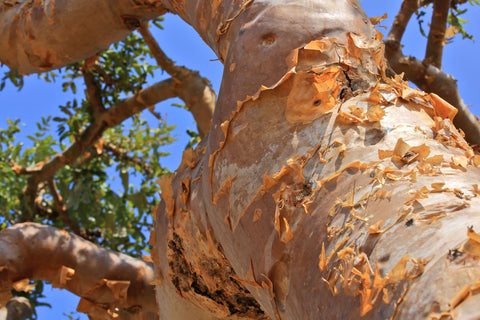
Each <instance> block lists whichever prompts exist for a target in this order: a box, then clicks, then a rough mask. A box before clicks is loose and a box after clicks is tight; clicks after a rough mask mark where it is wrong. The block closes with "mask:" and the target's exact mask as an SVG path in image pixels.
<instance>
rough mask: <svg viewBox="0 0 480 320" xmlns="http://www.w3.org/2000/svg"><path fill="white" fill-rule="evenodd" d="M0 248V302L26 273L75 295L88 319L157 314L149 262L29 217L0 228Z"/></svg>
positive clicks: (21, 284)
mask: <svg viewBox="0 0 480 320" xmlns="http://www.w3.org/2000/svg"><path fill="white" fill-rule="evenodd" d="M0 251H1V252H2V255H1V256H0V279H1V286H0V304H3V305H5V303H6V302H7V301H8V299H9V297H10V296H11V295H10V289H11V288H13V287H14V286H15V287H16V288H17V290H21V289H26V288H25V287H27V286H28V279H30V280H46V281H50V282H51V283H52V286H53V287H56V288H62V289H67V290H68V291H70V292H72V293H74V294H76V295H78V296H80V297H81V298H82V300H81V301H80V303H79V307H78V311H80V312H85V313H87V314H89V315H90V316H91V317H93V319H100V318H101V319H110V318H114V314H118V315H119V318H117V319H127V318H128V319H157V318H158V317H157V306H156V302H155V291H154V286H153V285H152V284H151V281H153V280H154V278H155V271H154V268H153V263H150V262H146V261H143V260H139V259H134V258H132V257H129V256H126V255H124V254H120V253H116V252H113V251H110V250H107V249H105V248H102V247H99V246H96V245H94V244H92V243H90V242H88V241H86V240H84V239H82V238H80V237H78V236H75V235H73V234H69V233H67V232H65V231H63V230H59V229H56V228H53V227H50V226H43V225H39V224H35V223H23V224H17V225H14V226H13V227H10V228H8V229H5V230H3V231H2V232H0ZM101 315H102V316H103V317H100V316H101Z"/></svg>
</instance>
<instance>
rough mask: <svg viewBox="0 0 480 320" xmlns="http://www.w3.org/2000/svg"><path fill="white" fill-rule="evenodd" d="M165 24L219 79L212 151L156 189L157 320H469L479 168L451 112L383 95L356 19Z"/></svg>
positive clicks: (332, 15)
mask: <svg viewBox="0 0 480 320" xmlns="http://www.w3.org/2000/svg"><path fill="white" fill-rule="evenodd" d="M166 6H167V7H169V8H170V10H175V12H177V13H178V14H180V15H181V16H182V17H183V18H184V19H185V20H186V21H187V22H189V23H190V24H192V25H193V26H194V27H195V28H196V30H197V31H198V32H199V33H200V35H201V36H202V38H203V39H205V41H206V42H207V43H208V44H209V45H210V46H211V47H212V48H213V49H214V50H215V51H216V52H217V54H218V56H219V58H220V59H222V61H224V64H225V71H224V77H223V82H222V87H221V91H220V94H219V97H218V103H217V107H216V110H215V114H214V119H213V123H212V129H211V132H210V137H209V139H208V141H207V142H206V148H203V146H200V147H199V148H197V154H196V155H195V156H192V154H191V153H190V154H187V153H186V154H185V156H184V160H183V162H182V165H181V168H180V170H179V171H178V173H177V175H176V177H175V179H174V180H173V183H172V184H171V185H170V183H169V181H167V180H166V179H164V180H163V183H162V199H163V206H162V208H161V209H160V210H159V211H158V212H157V220H156V232H155V238H154V240H155V244H156V245H155V249H156V257H155V261H156V265H157V267H158V270H157V272H158V274H159V275H161V277H162V279H163V280H162V282H161V285H160V286H158V289H157V290H158V292H159V295H158V302H159V305H160V313H161V316H162V317H163V318H165V319H184V318H185V315H182V314H177V313H176V310H177V309H170V308H169V307H168V306H166V304H168V305H172V304H171V300H175V299H176V300H177V302H176V303H181V304H187V303H190V304H191V305H192V306H193V307H194V308H196V311H195V312H197V313H198V314H201V313H202V312H204V313H205V318H206V319H218V318H229V317H232V318H236V317H238V318H242V317H244V318H253V319H259V318H263V317H265V316H268V317H270V318H272V319H358V318H360V317H362V318H364V319H385V318H396V319H419V318H427V317H433V318H435V317H436V318H440V317H441V316H444V317H447V315H448V316H449V315H451V316H453V315H455V316H457V317H458V318H463V317H467V316H469V317H470V316H473V317H476V316H478V308H476V307H475V305H476V303H477V302H476V300H477V299H478V296H476V295H475V293H477V291H478V290H477V287H478V284H476V281H477V280H478V279H479V277H480V268H479V267H478V264H477V255H476V253H475V252H476V248H477V247H478V245H479V243H478V242H477V241H476V237H477V236H476V234H475V233H474V232H473V231H471V232H469V236H470V238H471V239H470V238H469V237H467V226H469V225H471V224H473V223H474V222H473V221H474V220H472V218H473V217H474V216H475V212H476V211H477V210H478V206H479V201H478V197H477V195H478V186H477V181H478V168H477V167H476V165H478V160H479V158H478V156H476V155H474V152H473V151H472V149H471V148H470V147H469V146H468V144H467V143H466V142H465V141H464V140H463V138H462V137H461V136H460V135H459V133H458V132H457V130H456V129H455V128H454V127H453V126H452V125H451V121H450V120H451V118H453V115H454V114H455V110H454V108H453V107H451V106H450V105H448V103H446V102H445V101H443V100H442V99H440V98H438V96H436V95H427V94H424V93H422V92H420V91H417V90H413V89H410V88H408V86H407V85H406V84H405V83H404V82H403V81H401V79H399V78H395V79H388V78H386V77H385V74H384V69H385V61H384V58H383V47H382V44H381V43H380V42H379V41H378V40H379V39H376V33H375V31H374V30H373V29H372V27H371V25H370V24H369V21H368V19H367V17H366V16H365V15H364V13H363V12H362V11H361V9H360V8H358V7H357V6H356V4H355V3H354V2H353V1H340V2H338V1H335V2H333V1H331V2H326V1H322V2H320V1H289V2H284V1H253V3H252V2H251V1H246V2H243V4H242V3H239V2H234V3H233V4H232V3H230V2H229V1H222V2H221V3H220V2H210V1H188V2H187V1H185V2H181V1H180V2H179V1H175V2H172V3H166ZM170 186H172V187H170ZM469 239H470V240H469ZM472 239H473V240H472ZM232 270H233V272H234V273H235V274H234V275H233V274H232V273H231V272H232ZM229 279H230V281H229ZM232 279H233V280H235V281H233V280H232ZM246 289H247V290H248V292H249V293H250V294H247V293H246ZM171 292H176V293H177V294H176V295H173V294H172V293H171ZM167 296H168V297H169V299H170V301H169V300H167V299H165V297H167ZM465 298H468V299H467V300H464V299H465ZM164 299H165V300H164ZM253 300H255V301H257V302H258V304H259V306H257V304H253V303H252V301H253ZM165 301H167V302H166V303H165ZM462 301H463V303H460V302H462ZM260 310H261V311H260ZM262 311H263V312H264V313H265V314H263V313H262ZM208 313H210V315H208Z"/></svg>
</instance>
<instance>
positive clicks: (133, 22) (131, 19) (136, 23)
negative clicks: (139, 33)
mask: <svg viewBox="0 0 480 320" xmlns="http://www.w3.org/2000/svg"><path fill="white" fill-rule="evenodd" d="M122 22H123V25H124V26H125V27H126V28H127V29H128V30H131V31H133V30H135V29H137V28H140V20H139V19H138V17H135V16H129V15H124V16H122Z"/></svg>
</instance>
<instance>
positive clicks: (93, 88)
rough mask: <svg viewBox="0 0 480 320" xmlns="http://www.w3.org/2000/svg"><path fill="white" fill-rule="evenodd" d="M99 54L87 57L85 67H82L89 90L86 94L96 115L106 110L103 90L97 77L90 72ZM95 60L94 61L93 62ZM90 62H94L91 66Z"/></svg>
mask: <svg viewBox="0 0 480 320" xmlns="http://www.w3.org/2000/svg"><path fill="white" fill-rule="evenodd" d="M97 59H98V56H96V55H95V56H93V57H90V58H88V59H87V61H86V62H85V65H84V68H83V69H82V73H83V81H84V82H85V86H86V87H87V90H86V91H85V95H86V96H87V100H88V102H90V104H91V105H92V110H93V115H94V117H98V115H99V114H101V113H102V112H104V111H105V106H104V105H103V102H102V98H101V90H100V87H99V85H98V83H97V82H96V81H95V77H94V76H93V74H92V73H91V72H90V70H91V67H94V65H95V64H96V63H97ZM92 60H93V62H92ZM89 64H93V65H92V66H89Z"/></svg>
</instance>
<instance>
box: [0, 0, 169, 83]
mask: <svg viewBox="0 0 480 320" xmlns="http://www.w3.org/2000/svg"><path fill="white" fill-rule="evenodd" d="M165 12H166V11H165V8H164V7H163V6H162V5H161V4H160V2H159V1H155V0H133V1H131V0H118V1H113V2H110V1H101V0H100V1H98V0H92V1H69V0H55V1H33V0H20V1H17V0H5V1H2V2H1V4H0V15H1V17H2V19H1V22H0V61H1V62H2V63H4V64H6V65H8V66H9V67H10V68H12V69H14V70H17V71H18V72H20V73H23V74H28V73H36V72H42V71H46V70H51V69H57V68H60V67H62V66H65V65H67V64H69V63H72V62H76V61H79V60H82V59H85V58H87V57H90V56H92V55H94V54H95V53H97V52H98V51H100V50H103V49H105V48H107V47H108V46H109V45H110V44H111V43H114V42H117V41H119V40H121V39H123V38H125V37H126V36H127V35H128V34H129V33H130V32H132V30H134V29H136V28H137V27H139V25H136V24H135V23H133V24H132V23H131V22H132V21H133V22H135V21H136V19H140V20H143V21H147V20H149V19H152V18H155V17H157V16H159V15H161V14H164V13H165ZM131 17H134V19H133V20H132V19H131ZM87 21H88V22H87Z"/></svg>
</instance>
